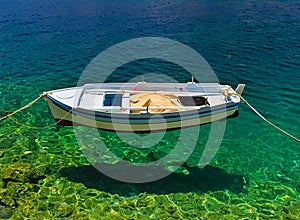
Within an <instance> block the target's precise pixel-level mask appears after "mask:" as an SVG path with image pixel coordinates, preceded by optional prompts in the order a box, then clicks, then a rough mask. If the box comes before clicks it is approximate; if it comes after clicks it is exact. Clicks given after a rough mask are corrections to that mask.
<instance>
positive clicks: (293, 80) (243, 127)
mask: <svg viewBox="0 0 300 220" xmlns="http://www.w3.org/2000/svg"><path fill="white" fill-rule="evenodd" d="M0 30H1V32H0V33H1V34H0V42H1V49H0V74H1V79H0V88H1V90H0V95H1V99H0V111H1V112H0V113H1V114H2V115H3V114H4V113H3V112H5V111H12V110H15V109H17V108H19V107H20V106H22V105H24V104H26V103H28V102H29V101H31V100H32V99H33V98H35V97H37V96H38V95H39V94H40V93H41V92H43V91H48V90H51V89H56V88H63V87H70V86H75V85H76V84H77V81H78V79H79V77H80V75H81V73H82V71H83V70H84V68H85V67H86V65H87V64H88V63H89V62H90V61H91V60H92V59H93V58H94V57H95V56H96V55H98V53H100V52H101V51H103V50H105V49H106V48H108V47H109V46H112V45H114V44H116V43H119V42H122V41H125V40H129V39H132V38H137V37H148V36H149V37H153V36H157V37H166V38H170V39H173V40H177V41H179V42H181V43H185V44H187V45H188V46H190V47H192V48H193V49H195V50H196V51H197V52H199V53H200V54H201V55H202V56H203V57H204V58H205V59H206V60H207V61H208V62H209V64H210V65H211V67H212V68H213V69H214V70H215V72H216V74H217V76H218V78H219V80H220V82H222V83H225V84H231V85H233V86H236V85H237V84H238V83H246V84H247V87H246V90H245V93H244V97H245V98H247V100H248V101H249V102H250V103H251V104H253V105H254V106H255V107H256V108H257V109H258V110H259V111H260V112H262V113H263V114H264V115H265V116H266V117H267V118H269V119H270V120H271V121H273V122H274V123H275V124H277V125H280V127H281V128H283V129H285V130H288V131H289V132H290V133H292V134H294V135H295V136H298V137H299V124H300V122H299V110H298V108H299V103H298V102H299V97H298V96H299V95H298V92H297V91H296V89H297V88H299V84H300V75H299V72H300V59H299V58H300V57H299V56H300V41H299V37H298V35H299V31H300V4H299V3H298V2H296V1H273V2H267V1H263V2H249V1H230V2H228V1H214V2H211V1H197V2H195V1H190V2H183V1H174V2H173V1H170V2H160V1H141V2H137V1H132V2H129V3H128V2H126V1H116V2H114V3H108V2H104V1H76V2H73V1H63V2H61V1H26V2H24V1H2V2H1V7H0ZM161 67H163V68H161ZM149 70H151V71H156V72H158V73H161V74H168V75H169V76H171V77H174V78H175V79H177V80H179V81H182V82H186V81H188V80H189V79H190V75H188V74H185V73H183V72H181V74H180V75H178V69H177V67H176V66H172V65H167V64H162V63H157V62H154V61H153V60H152V61H149V62H140V63H135V64H132V65H127V66H125V67H123V68H121V69H119V70H118V71H116V72H115V75H113V76H112V77H111V79H110V80H111V81H114V80H116V79H118V80H120V79H121V80H124V81H125V80H128V79H130V78H131V77H132V76H136V75H138V74H139V73H141V72H142V73H146V72H148V71H149ZM120 76H121V77H122V78H120ZM16 119H17V120H18V121H20V122H22V123H25V124H28V125H33V126H43V125H47V124H51V123H53V119H52V118H51V115H50V112H49V110H48V108H47V105H46V103H45V102H43V101H40V102H38V103H37V104H35V105H34V108H31V109H29V110H27V111H25V112H22V113H20V114H18V115H17V116H16ZM208 130H209V126H204V127H203V129H202V132H203V134H205V132H207V131H208ZM168 135H169V136H167V137H166V138H165V140H164V143H161V149H165V148H168V147H171V146H170V143H169V142H170V140H168V138H169V139H171V137H176V136H177V135H178V134H177V133H176V131H174V132H173V133H170V134H168ZM101 136H102V137H105V141H107V143H110V144H111V146H115V149H116V153H117V154H118V153H119V154H121V153H122V152H121V151H119V150H118V149H122V148H123V145H122V144H121V143H119V142H118V139H117V137H116V136H115V135H114V134H112V133H107V132H101ZM168 141H169V142H168ZM205 142H206V140H205V135H203V138H200V140H199V144H198V146H199V148H201V146H202V145H203V143H205ZM168 143H169V145H168ZM187 144H188V143H187ZM159 152H160V151H159V150H158V152H156V153H157V154H159ZM135 153H137V154H139V153H140V154H139V155H144V152H135ZM124 156H128V157H129V158H130V155H124ZM132 158H136V157H135V156H131V159H132ZM195 158H197V152H195V153H194V154H193V157H192V158H191V159H190V160H189V161H188V164H191V165H192V164H193V161H196V159H195ZM0 160H1V165H0V166H1V170H2V179H3V184H2V188H1V192H0V199H1V209H0V213H1V216H2V217H3V216H4V217H5V216H11V218H18V217H19V216H27V217H29V218H38V217H40V216H47V217H48V218H62V217H68V218H75V217H82V218H87V219H88V218H90V219H93V218H95V219H97V218H98V219H99V218H100V216H101V217H103V218H104V217H105V216H106V217H107V218H111V217H112V216H114V217H116V218H117V217H120V218H125V217H126V216H127V217H128V218H158V216H163V215H165V216H168V217H170V218H171V217H174V218H176V217H178V218H180V217H181V218H183V219H189V218H190V219H192V218H195V217H198V218H208V219H214V218H218V217H220V218H221V217H222V218H225V217H226V218H228V219H230V218H232V219H234V218H236V219H239V218H241V217H245V218H246V217H248V218H250V219H254V218H255V217H257V216H259V217H260V218H272V217H273V218H279V216H282V217H286V218H290V219H297V218H298V216H300V213H299V211H298V210H299V191H300V179H299V176H300V175H299V174H300V168H299V164H300V155H299V144H298V143H296V142H294V141H293V140H290V139H288V138H287V137H285V136H283V135H282V134H279V133H278V132H277V131H276V130H274V129H273V128H271V127H269V126H268V125H267V124H265V123H264V122H262V121H261V119H259V118H258V117H257V116H256V115H255V114H254V113H252V112H251V110H250V109H248V108H247V107H246V106H244V105H242V106H241V108H240V116H239V117H238V118H236V119H232V120H228V121H227V127H226V133H225V136H224V139H223V142H222V144H221V147H220V149H219V151H218V153H217V155H216V156H215V157H214V160H213V161H212V162H211V163H210V166H209V167H208V168H205V169H203V170H201V169H195V168H189V167H187V169H188V171H189V173H190V174H189V175H182V174H174V175H172V176H170V177H169V178H166V179H163V180H161V181H158V182H155V183H151V184H148V185H143V184H142V185H135V184H125V183H119V182H116V181H113V180H111V179H109V178H107V177H105V176H103V175H101V174H99V173H97V172H96V171H94V170H93V168H92V167H90V166H88V165H89V163H88V161H87V160H86V159H85V157H84V155H83V154H82V153H81V151H80V146H78V144H77V141H76V138H75V135H74V132H73V129H72V128H67V127H55V126H54V127H51V128H47V129H41V130H36V129H29V128H27V127H25V126H20V125H16V124H15V123H13V122H11V121H5V122H2V123H1V126H0ZM18 162H23V163H29V164H31V166H32V168H30V169H29V171H30V170H31V171H30V172H29V171H28V170H27V172H25V173H34V172H33V171H32V169H33V170H38V171H39V172H40V175H37V174H36V176H37V177H36V178H27V179H26V178H25V179H22V180H16V179H17V178H12V177H10V178H8V177H7V175H8V174H7V173H10V170H14V169H17V170H18V169H19V170H22V169H25V167H26V165H24V164H20V163H18ZM15 164H17V165H15ZM11 166H13V167H11ZM14 166H16V167H17V168H14ZM44 167H46V168H47V169H42V168H44ZM41 170H42V171H41ZM28 175H29V174H28ZM220 176H221V178H217V177H220ZM8 179H15V180H14V181H8ZM37 180H39V181H37ZM188 181H190V182H192V183H191V184H190V185H189V184H187V182H188ZM9 182H10V183H9ZM20 182H21V183H22V184H19V183H20ZM166 185H168V186H170V187H168V188H167V187H166ZM12 188H16V189H18V190H17V191H14V190H12ZM140 193H144V194H140ZM137 201H140V202H139V203H138V202H137ZM271 204H274V205H271ZM32 207H34V209H32ZM57 210H59V211H57Z"/></svg>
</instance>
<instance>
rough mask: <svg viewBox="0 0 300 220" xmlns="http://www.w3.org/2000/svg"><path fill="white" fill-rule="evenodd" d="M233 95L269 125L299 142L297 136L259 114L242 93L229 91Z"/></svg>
mask: <svg viewBox="0 0 300 220" xmlns="http://www.w3.org/2000/svg"><path fill="white" fill-rule="evenodd" d="M231 94H233V95H236V96H238V97H240V99H241V100H242V101H244V102H245V104H246V105H248V106H249V107H250V108H251V109H252V111H254V112H255V113H256V114H257V115H258V116H259V117H260V118H261V119H263V120H264V121H265V122H267V123H268V124H269V125H271V126H272V127H274V128H276V129H277V130H278V131H280V132H282V133H283V134H285V135H287V136H288V137H290V138H292V139H294V140H295V141H297V142H300V140H299V139H298V138H296V137H295V136H293V135H291V134H289V133H288V132H286V131H284V130H283V129H281V128H280V127H278V126H277V125H275V124H273V123H272V122H270V121H269V120H268V119H266V118H265V117H264V116H263V115H262V114H260V113H259V112H258V111H257V110H256V109H255V108H254V107H253V106H252V105H251V104H250V103H249V102H248V101H247V100H246V99H245V98H244V97H243V96H242V95H240V94H238V93H236V92H235V93H231Z"/></svg>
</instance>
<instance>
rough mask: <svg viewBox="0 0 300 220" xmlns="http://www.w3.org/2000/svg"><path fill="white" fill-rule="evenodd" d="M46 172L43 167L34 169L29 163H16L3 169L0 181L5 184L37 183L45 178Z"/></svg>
mask: <svg viewBox="0 0 300 220" xmlns="http://www.w3.org/2000/svg"><path fill="white" fill-rule="evenodd" d="M46 170H47V168H46V167H45V166H39V167H37V168H34V167H33V166H32V165H31V164H29V163H23V162H18V163H14V164H12V165H10V166H8V167H6V168H4V169H3V171H2V179H3V181H4V182H5V183H7V182H8V181H14V182H33V183H37V181H38V180H40V179H42V178H43V177H44V176H45V173H46Z"/></svg>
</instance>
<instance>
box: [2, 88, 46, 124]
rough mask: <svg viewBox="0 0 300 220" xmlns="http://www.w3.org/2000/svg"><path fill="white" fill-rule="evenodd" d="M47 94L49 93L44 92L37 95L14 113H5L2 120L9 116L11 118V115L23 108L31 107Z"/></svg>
mask: <svg viewBox="0 0 300 220" xmlns="http://www.w3.org/2000/svg"><path fill="white" fill-rule="evenodd" d="M46 94H47V93H42V94H41V95H40V96H39V97H37V98H36V99H35V100H33V101H31V102H29V103H28V104H27V105H24V106H23V107H21V108H19V109H18V110H16V111H14V112H12V113H9V114H7V115H5V116H3V117H2V118H0V122H1V121H3V120H5V119H7V118H9V117H11V116H13V115H14V114H16V113H18V112H20V111H22V110H25V109H27V108H29V107H30V106H32V105H33V104H34V103H36V102H37V101H39V100H40V99H41V98H43V97H44V96H45V95H46Z"/></svg>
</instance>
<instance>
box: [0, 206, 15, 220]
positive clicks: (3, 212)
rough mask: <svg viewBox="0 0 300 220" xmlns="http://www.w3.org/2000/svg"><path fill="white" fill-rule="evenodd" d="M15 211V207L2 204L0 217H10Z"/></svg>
mask: <svg viewBox="0 0 300 220" xmlns="http://www.w3.org/2000/svg"><path fill="white" fill-rule="evenodd" d="M13 213H14V209H13V208H10V207H6V206H2V205H0V219H8V218H10V217H11V216H12V215H13Z"/></svg>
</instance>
